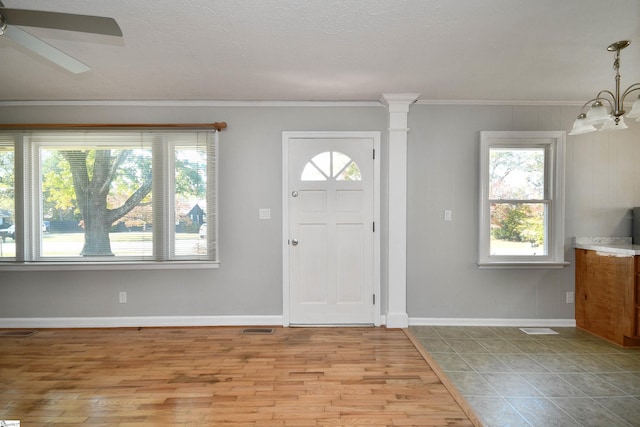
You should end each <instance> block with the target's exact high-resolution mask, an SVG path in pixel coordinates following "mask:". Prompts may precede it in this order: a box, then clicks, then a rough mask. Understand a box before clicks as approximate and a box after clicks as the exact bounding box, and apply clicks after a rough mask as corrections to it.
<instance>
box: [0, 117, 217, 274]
mask: <svg viewBox="0 0 640 427" xmlns="http://www.w3.org/2000/svg"><path fill="white" fill-rule="evenodd" d="M0 144H1V145H2V147H4V151H0V162H3V160H6V159H5V157H7V152H9V149H11V150H13V152H15V154H16V155H15V157H16V161H15V163H14V169H15V170H14V171H15V176H16V179H15V182H16V183H17V185H16V186H15V188H16V192H17V193H18V194H17V195H18V197H16V200H19V201H20V203H17V205H16V206H15V209H14V211H13V212H12V214H13V216H14V218H13V221H14V225H13V227H14V228H15V234H14V235H13V236H12V238H7V239H5V242H4V249H5V252H6V255H5V256H2V257H0V261H9V262H8V263H7V264H11V262H12V263H14V264H25V263H29V264H38V263H40V264H44V263H49V264H50V263H77V264H87V263H108V264H113V263H130V264H140V263H151V264H154V263H165V262H179V261H185V262H199V263H209V264H213V263H215V262H216V261H217V239H216V237H217V236H216V231H217V227H216V216H217V215H216V211H217V206H216V194H215V189H216V178H217V172H216V151H217V132H216V131H215V130H213V129H188V128H187V129H183V128H180V129H177V130H166V129H153V128H151V129H64V130H59V129H53V130H33V131H3V132H2V133H0ZM7 147H9V148H7ZM4 163H7V164H9V163H10V162H3V163H1V164H2V165H4ZM5 169H6V168H5V167H3V166H0V180H2V179H3V176H1V175H2V172H3V171H5ZM4 175H7V173H6V171H5V173H4ZM4 180H5V181H6V179H4ZM1 188H2V187H1V186H0V191H1ZM5 199H7V197H4V198H3V195H2V193H0V203H4V204H8V203H9V202H8V200H5ZM0 208H2V205H0ZM5 210H6V209H5ZM194 212H196V213H197V215H194ZM205 218H206V220H205ZM205 221H206V222H208V223H209V224H208V227H203V224H205ZM1 228H2V227H1V226H0V229H1ZM202 230H207V231H206V235H202ZM0 268H2V265H0Z"/></svg>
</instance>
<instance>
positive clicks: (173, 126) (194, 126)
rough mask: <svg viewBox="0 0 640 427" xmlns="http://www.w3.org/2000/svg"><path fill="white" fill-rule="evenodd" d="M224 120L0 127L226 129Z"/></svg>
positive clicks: (1, 127)
mask: <svg viewBox="0 0 640 427" xmlns="http://www.w3.org/2000/svg"><path fill="white" fill-rule="evenodd" d="M226 127H227V123H226V122H215V123H169V124H166V123H163V124H131V123H122V124H112V123H109V124H97V123H91V124H83V123H23V124H2V123H0V129H13V130H30V129H117V128H120V129H129V128H145V129H211V128H213V129H215V130H217V131H221V130H222V129H226Z"/></svg>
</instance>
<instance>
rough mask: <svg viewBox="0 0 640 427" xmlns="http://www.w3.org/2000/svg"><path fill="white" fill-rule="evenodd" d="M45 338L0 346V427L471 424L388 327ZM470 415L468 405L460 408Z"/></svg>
mask: <svg viewBox="0 0 640 427" xmlns="http://www.w3.org/2000/svg"><path fill="white" fill-rule="evenodd" d="M240 330H241V328H147V329H141V330H136V329H100V330H82V329H80V330H77V329H76V330H40V331H37V333H36V334H34V335H32V336H29V337H25V338H7V337H3V338H0V420H2V419H12V420H16V419H18V420H21V421H22V425H23V426H31V425H38V426H41V425H56V426H60V425H73V426H77V425H87V426H101V425H105V426H107V425H108V426H116V425H119V426H143V425H144V426H161V425H162V426H169V425H170V426H182V425H190V426H207V425H216V426H218V425H219V426H296V427H303V426H334V425H343V426H347V425H362V426H379V425H383V426H471V425H473V423H472V420H473V419H474V417H473V414H470V415H471V419H470V418H469V417H468V416H467V415H465V413H464V412H463V411H462V409H461V407H460V405H458V403H456V401H455V400H454V398H453V397H452V395H451V394H450V393H449V392H448V390H447V389H446V388H445V386H444V385H443V383H442V382H441V381H440V379H439V378H438V377H437V376H436V374H435V373H434V371H433V370H432V369H431V368H430V367H429V365H428V364H427V363H426V362H425V360H424V359H423V357H422V356H421V354H420V352H419V351H418V350H416V348H415V347H414V346H413V344H412V343H411V341H410V340H409V339H408V338H407V336H406V335H405V333H404V332H403V331H401V330H386V329H384V328H310V329H306V328H277V329H276V330H275V333H274V334H272V335H243V334H241V333H240ZM462 403H463V405H464V402H462Z"/></svg>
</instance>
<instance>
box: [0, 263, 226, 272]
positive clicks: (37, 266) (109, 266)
mask: <svg viewBox="0 0 640 427" xmlns="http://www.w3.org/2000/svg"><path fill="white" fill-rule="evenodd" d="M219 266H220V263H219V262H215V261H164V262H160V261H158V262H156V261H147V262H144V261H140V262H133V261H131V262H126V261H123V262H9V263H0V271H70V270H78V271H90V270H93V271H99V270H110V271H113V270H196V269H216V268H219Z"/></svg>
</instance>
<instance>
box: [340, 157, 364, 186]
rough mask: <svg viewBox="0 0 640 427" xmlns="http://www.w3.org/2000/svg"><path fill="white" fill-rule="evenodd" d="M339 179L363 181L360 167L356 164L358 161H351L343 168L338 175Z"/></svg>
mask: <svg viewBox="0 0 640 427" xmlns="http://www.w3.org/2000/svg"><path fill="white" fill-rule="evenodd" d="M336 180H337V181H361V180H362V175H361V174H360V168H359V167H358V165H356V162H350V163H349V164H348V165H347V166H346V167H345V168H344V169H342V170H341V171H340V172H339V174H338V176H336Z"/></svg>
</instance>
